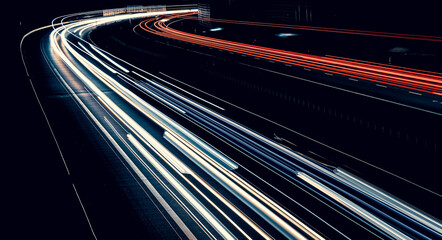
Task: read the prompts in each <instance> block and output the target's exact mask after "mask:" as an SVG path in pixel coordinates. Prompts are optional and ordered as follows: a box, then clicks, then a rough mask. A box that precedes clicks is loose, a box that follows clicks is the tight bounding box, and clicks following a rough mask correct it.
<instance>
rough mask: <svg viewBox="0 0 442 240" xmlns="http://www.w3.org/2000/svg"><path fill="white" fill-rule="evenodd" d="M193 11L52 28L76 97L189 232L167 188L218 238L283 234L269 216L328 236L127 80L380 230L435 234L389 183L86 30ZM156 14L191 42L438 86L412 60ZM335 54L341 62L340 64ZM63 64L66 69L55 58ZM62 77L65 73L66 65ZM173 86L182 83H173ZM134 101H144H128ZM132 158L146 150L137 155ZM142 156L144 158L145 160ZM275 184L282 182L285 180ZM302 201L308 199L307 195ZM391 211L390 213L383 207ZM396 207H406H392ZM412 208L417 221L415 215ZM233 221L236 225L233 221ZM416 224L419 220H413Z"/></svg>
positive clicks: (306, 233) (287, 228)
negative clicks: (261, 126) (391, 64)
mask: <svg viewBox="0 0 442 240" xmlns="http://www.w3.org/2000/svg"><path fill="white" fill-rule="evenodd" d="M192 12H195V10H182V11H180V10H176V11H161V12H154V13H135V14H122V15H113V16H108V17H96V18H88V19H84V20H78V21H75V22H66V23H64V24H62V26H59V25H57V24H54V25H53V27H54V30H53V31H52V32H51V34H50V36H49V42H50V49H51V51H52V53H53V54H51V57H52V59H51V61H53V62H57V63H58V64H61V62H62V63H63V64H64V65H65V66H66V67H67V68H69V69H70V71H71V72H72V73H73V74H74V75H75V76H76V77H77V78H78V79H73V78H72V77H71V78H69V79H67V80H63V84H64V85H65V87H66V88H67V89H69V90H70V91H69V92H70V94H71V95H72V96H74V99H75V100H77V101H78V102H79V104H80V105H81V107H82V108H83V109H84V110H85V111H86V112H87V114H88V115H89V117H90V118H91V119H93V122H94V123H95V124H96V125H98V127H99V129H100V130H101V131H102V132H103V134H104V135H105V136H106V137H107V138H108V139H109V140H110V142H111V143H112V145H113V146H114V147H115V148H116V149H117V150H118V152H119V153H120V154H121V155H122V156H123V158H124V159H125V160H126V162H127V163H128V164H129V166H130V167H131V169H132V170H133V171H134V172H135V173H136V176H138V177H139V178H140V180H141V181H142V182H144V183H145V185H146V186H147V187H148V188H149V189H150V191H151V192H153V193H155V194H154V195H155V197H156V198H157V199H158V201H160V203H161V205H162V206H163V207H165V208H166V211H167V212H168V214H169V215H170V216H171V217H172V218H173V220H174V221H175V222H176V223H177V224H178V225H179V227H180V228H181V229H182V230H183V232H184V234H185V235H186V236H187V237H189V238H195V235H194V234H195V232H191V230H189V229H195V228H188V226H187V225H186V224H189V222H191V221H186V224H184V222H183V221H182V220H181V218H180V217H183V218H184V216H180V217H178V216H177V215H176V213H175V211H173V210H170V209H167V208H170V207H171V205H169V204H167V203H165V201H164V198H165V197H169V198H170V199H174V200H175V201H176V202H177V203H178V205H179V206H181V207H182V208H183V209H184V212H186V213H187V214H188V215H189V216H187V217H188V218H189V219H191V220H193V223H194V224H195V225H196V226H197V227H199V228H200V229H201V231H202V232H204V233H205V234H207V236H208V237H209V238H217V237H218V236H220V237H222V238H225V239H236V238H242V237H245V238H248V239H252V238H253V236H260V237H262V238H264V239H271V238H273V236H272V234H271V233H270V231H268V229H264V228H263V227H262V226H260V224H259V223H264V222H265V223H266V224H267V225H270V226H271V227H272V228H273V229H272V231H273V232H275V231H276V232H278V233H279V234H281V235H282V236H284V237H286V238H289V239H325V238H324V236H323V235H322V233H320V232H318V231H317V230H316V229H315V228H314V226H313V227H312V226H310V225H309V224H308V223H306V222H305V221H304V220H303V219H300V218H299V217H297V216H296V215H295V214H296V213H295V214H294V213H292V212H291V210H290V208H287V206H283V205H281V204H279V203H278V202H277V201H276V200H275V199H273V198H272V196H268V195H267V194H266V193H265V192H263V191H262V190H260V189H259V188H258V187H256V186H255V185H253V184H252V183H250V182H249V181H248V179H245V178H244V177H242V176H240V175H239V174H238V173H237V170H239V169H246V170H247V171H250V172H253V171H252V170H249V169H247V168H246V166H243V165H241V164H240V163H238V162H236V161H235V160H234V159H231V158H229V157H228V156H227V155H225V154H224V153H222V152H221V151H219V150H218V149H216V148H215V147H214V146H212V145H210V144H209V143H208V142H206V141H205V140H203V139H201V138H200V137H198V136H197V135H195V134H194V133H192V132H191V131H189V130H188V129H186V128H184V127H183V126H182V125H180V124H179V123H178V122H176V121H175V120H173V119H172V118H171V117H170V116H168V115H167V114H165V113H164V112H162V111H160V110H159V109H158V108H155V107H153V106H152V105H151V104H149V103H148V102H147V101H146V100H145V99H144V98H142V97H141V96H139V95H137V94H136V93H134V92H133V91H132V90H131V88H129V87H128V86H127V85H125V84H122V83H121V81H124V82H126V83H129V85H131V86H134V87H136V88H138V89H139V90H141V91H142V92H143V93H145V94H146V95H148V96H149V97H150V98H152V99H155V100H157V101H158V102H161V103H163V104H164V105H165V106H167V107H169V108H171V109H174V110H175V111H176V113H178V114H179V115H181V116H184V117H187V118H189V119H192V120H193V121H194V122H196V123H197V124H199V125H201V126H204V128H206V129H209V131H211V132H212V133H213V134H214V135H216V136H218V137H219V138H221V139H224V140H226V141H229V142H232V143H233V144H236V146H237V148H238V149H240V150H241V151H243V152H247V153H250V155H252V156H253V158H254V159H256V160H257V161H260V162H261V163H260V164H263V165H265V166H266V167H268V168H270V169H272V170H274V171H275V172H276V173H277V174H278V175H280V176H284V178H286V179H288V181H289V182H290V183H292V184H293V185H296V186H297V187H300V188H301V187H305V189H304V191H306V192H307V191H313V192H315V190H313V189H316V190H319V192H321V193H322V194H318V196H319V197H322V199H324V200H327V201H329V202H337V204H338V206H339V207H340V208H342V209H347V210H349V211H350V212H352V213H351V214H350V215H351V216H353V217H355V218H357V219H363V220H366V221H368V222H370V223H371V224H372V225H374V228H373V229H374V230H375V231H378V232H380V233H381V234H383V235H385V236H387V237H393V238H401V239H409V238H411V236H415V233H416V234H418V235H419V234H420V235H422V236H424V237H427V235H426V234H429V236H441V235H442V234H441V233H442V231H441V224H440V222H438V221H437V220H435V219H433V218H432V217H430V216H428V215H426V214H424V213H422V212H420V211H417V210H416V209H414V208H411V207H409V206H408V205H406V204H405V203H403V202H402V201H401V200H398V199H396V198H394V197H393V196H391V195H389V194H388V193H386V192H380V191H377V190H376V188H375V187H374V186H371V185H369V184H368V183H364V182H362V181H360V180H357V179H356V178H354V176H351V175H349V174H345V173H344V172H342V171H339V169H338V170H336V169H334V170H335V171H333V169H330V168H329V167H327V168H326V167H324V166H323V165H319V164H318V163H316V162H314V161H313V160H311V159H309V158H307V157H303V156H301V155H300V154H298V153H296V152H294V151H292V150H289V149H287V148H285V147H282V146H281V145H279V144H277V143H276V142H274V141H273V140H271V139H268V138H266V137H265V136H262V135H261V134H259V133H257V132H255V131H253V130H251V129H249V128H247V127H246V126H243V125H242V124H240V123H237V122H235V121H233V120H231V119H229V118H228V117H226V116H223V115H221V114H220V113H218V112H216V111H215V110H212V109H211V107H212V108H214V109H216V110H217V111H224V109H223V108H221V107H219V106H217V105H216V104H214V103H211V102H209V101H207V100H204V99H203V98H200V97H198V96H196V95H194V94H192V93H190V92H188V91H186V90H183V89H181V90H182V91H181V92H182V93H184V94H187V95H189V96H192V97H195V98H196V99H198V100H200V101H201V102H203V103H204V104H208V105H209V106H204V105H203V104H200V103H197V102H195V101H193V100H191V99H190V98H188V97H186V96H184V95H183V94H181V93H178V92H176V91H174V90H172V88H168V87H166V86H164V85H161V84H159V83H157V82H155V81H153V80H151V79H149V78H146V77H143V76H142V75H141V74H138V73H136V72H134V71H131V66H130V65H129V64H126V63H125V64H123V63H122V61H119V60H117V59H116V58H115V57H113V56H112V55H110V54H108V53H106V52H105V51H103V50H101V49H100V48H99V47H98V46H94V45H92V44H90V43H88V42H87V41H85V40H84V36H85V35H87V34H88V33H89V32H90V31H92V30H93V29H95V28H98V27H100V26H101V25H105V24H110V23H113V22H119V21H125V20H129V19H140V18H146V17H152V16H156V15H168V19H173V18H174V17H177V16H183V15H186V14H189V13H190V14H192ZM182 13H184V14H182ZM72 16H75V15H72ZM155 19H156V18H152V19H148V20H146V21H144V22H142V24H141V25H140V26H142V27H145V29H146V30H147V31H151V32H152V33H154V34H159V35H162V36H167V37H171V38H176V39H180V40H188V41H189V42H191V41H190V39H193V40H192V41H195V43H198V44H202V45H203V44H208V46H212V45H213V46H216V47H217V48H220V49H226V50H229V51H237V52H241V53H244V54H249V55H252V56H260V57H268V58H269V59H280V60H282V59H284V61H287V62H290V63H294V62H297V63H298V62H299V63H302V64H303V65H305V66H309V67H310V68H313V69H324V68H328V69H333V71H331V72H336V73H338V72H340V73H341V74H342V73H343V72H345V71H347V72H354V73H352V74H355V76H356V75H358V74H366V75H370V76H371V77H373V76H376V77H379V78H380V77H381V76H382V78H385V79H390V80H391V81H393V79H396V81H398V82H401V81H406V80H407V79H408V80H409V79H410V78H415V76H416V75H418V76H419V81H418V80H415V81H414V82H413V81H411V80H410V81H409V82H410V84H411V82H413V84H415V85H416V86H419V87H421V86H420V84H422V83H421V82H425V81H426V82H427V85H425V86H426V87H428V88H429V87H430V86H432V87H434V88H435V89H438V81H436V80H434V79H433V77H434V76H433V75H432V74H429V73H419V74H417V73H414V72H412V71H409V70H403V69H395V70H394V71H393V70H391V69H390V68H385V67H382V66H372V65H370V64H365V63H350V62H351V61H348V60H342V59H338V60H336V59H334V60H331V59H329V58H317V57H315V56H311V55H303V54H296V53H289V52H284V51H279V50H275V49H268V48H262V47H257V48H254V49H253V48H250V46H247V45H244V44H239V43H233V42H228V41H220V40H216V39H215V40H213V39H207V38H203V37H197V36H192V35H188V34H187V33H182V32H179V31H176V30H173V29H170V28H168V26H167V25H166V23H167V20H164V19H162V20H155ZM63 20H65V18H63ZM150 22H152V23H153V24H154V25H155V26H156V27H157V28H158V29H161V31H164V32H159V31H157V30H153V29H151V28H148V25H147V24H148V23H150ZM178 36H179V37H178ZM95 53H96V54H95ZM60 60H61V61H60ZM335 61H338V62H339V63H338V64H336V62H335ZM53 66H55V64H54V65H53ZM313 66H315V67H316V68H315V67H313ZM54 69H55V70H54V71H56V72H58V71H57V70H56V68H55V67H54ZM131 74H133V75H134V76H135V77H136V78H140V77H141V78H142V79H143V81H134V79H135V78H134V77H133V76H131ZM59 77H61V78H62V74H60V75H59ZM359 78H360V77H359ZM119 79H120V80H119ZM80 83H82V84H84V86H86V89H87V90H88V92H90V94H92V95H93V96H94V97H95V98H94V100H96V103H97V104H98V105H99V106H100V107H102V108H103V109H105V111H106V112H107V113H108V114H109V115H110V116H111V117H112V119H114V120H115V121H116V122H117V123H118V130H117V129H116V128H115V127H114V126H112V124H110V122H109V121H108V120H107V118H106V117H104V119H105V123H106V124H107V125H108V126H109V127H110V128H111V131H108V130H106V128H105V127H104V126H103V124H102V123H100V120H98V119H103V117H101V116H96V114H97V113H95V112H93V111H92V110H91V108H89V107H88V106H87V104H86V103H85V102H84V101H82V100H81V97H80V96H79V95H77V94H76V93H75V92H74V91H73V90H72V89H71V88H70V86H71V85H79V84H80ZM101 86H105V87H106V92H104V91H103V90H102V89H101ZM171 86H172V87H173V85H171ZM127 106H130V107H131V108H133V109H135V110H128V107H127ZM134 111H136V112H137V114H140V113H141V115H142V116H143V118H142V120H140V118H139V117H137V120H136V119H135V117H134V116H133V115H134ZM100 114H101V113H100ZM137 116H138V115H137ZM144 121H146V122H148V121H149V122H152V123H153V124H154V125H155V126H156V127H158V128H160V129H161V130H162V131H163V132H164V134H162V135H161V137H154V135H153V134H152V133H151V132H150V131H149V130H148V129H146V127H145V125H144V124H143V122H144ZM119 131H120V132H125V134H121V133H119ZM111 133H112V134H111ZM115 136H116V137H115ZM168 145H171V146H173V147H175V148H176V150H178V152H179V153H182V155H183V156H181V155H177V154H173V153H172V152H171V151H172V149H169V148H168ZM132 158H134V159H136V161H137V164H135V162H136V161H133V160H132ZM140 166H142V167H143V168H140ZM191 166H192V167H191ZM195 166H196V167H195ZM197 172H203V173H204V176H206V175H207V176H209V177H210V179H204V178H202V177H201V176H202V174H201V175H200V174H198V173H197ZM145 174H151V175H152V176H153V177H154V179H156V180H157V183H155V184H154V183H152V182H149V181H148V180H147V178H146V176H144V175H145ZM262 181H264V180H262ZM209 182H210V184H209ZM212 183H213V184H212ZM154 185H156V186H160V187H161V188H163V190H164V191H163V192H167V193H168V194H169V195H168V196H161V195H160V193H159V191H156V190H153V187H154ZM342 185H345V186H349V187H350V190H348V189H347V190H346V189H343V188H342V187H340V186H342ZM198 186H201V187H198ZM274 188H275V189H276V190H278V191H281V190H280V189H279V188H278V187H274ZM282 192H283V191H282ZM209 194H210V195H209ZM209 196H213V197H214V198H215V199H217V201H219V202H220V203H221V204H216V203H215V201H214V200H215V199H211V197H209ZM229 198H236V199H237V200H238V202H241V203H242V205H244V206H246V207H247V208H246V209H240V208H239V207H238V206H237V205H235V204H233V202H232V201H229V200H228V199H229ZM349 199H352V200H351V201H350V200H349ZM242 205H241V206H242ZM298 205H300V204H298ZM300 206H301V207H302V208H305V207H304V206H302V205H300ZM305 209H307V208H305ZM307 210H308V209H307ZM309 211H310V212H311V213H312V214H313V216H314V217H316V218H318V217H317V215H315V214H314V213H313V212H314V211H311V210H309ZM382 211H386V212H387V213H386V214H379V212H382ZM247 213H254V214H256V215H257V216H259V217H260V219H256V220H255V219H251V218H250V217H249V216H248V214H247ZM388 213H394V214H396V215H394V216H386V215H387V214H388ZM396 217H397V219H396ZM407 217H408V218H411V219H413V220H414V221H412V222H411V223H410V222H409V221H408V218H407ZM381 218H382V219H381ZM267 225H266V226H267ZM329 225H330V227H331V228H332V229H333V230H334V231H336V232H338V233H339V234H341V235H342V236H343V237H345V238H348V237H347V236H345V235H344V234H342V233H341V232H339V231H338V230H337V229H336V228H334V227H333V226H331V224H330V223H329ZM228 226H231V228H229V227H228ZM403 226H404V227H403ZM409 226H411V227H409ZM415 226H416V228H417V230H414V229H412V230H409V229H410V228H412V227H415ZM370 227H372V226H370ZM423 228H424V230H425V229H427V230H430V233H427V232H425V231H424V230H423ZM379 230H380V231H379ZM236 234H238V236H237V235H236ZM420 235H419V236H420ZM375 236H376V235H375ZM197 237H198V236H197Z"/></svg>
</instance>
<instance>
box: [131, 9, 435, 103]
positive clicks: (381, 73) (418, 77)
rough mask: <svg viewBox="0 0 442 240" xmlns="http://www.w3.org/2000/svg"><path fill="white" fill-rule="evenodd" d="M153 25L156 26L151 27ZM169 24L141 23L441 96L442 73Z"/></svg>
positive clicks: (168, 33)
mask: <svg viewBox="0 0 442 240" xmlns="http://www.w3.org/2000/svg"><path fill="white" fill-rule="evenodd" d="M188 15H189V14H179V15H176V16H174V17H170V18H169V20H172V19H174V18H181V17H186V16H188ZM150 25H153V27H150ZM169 25H170V24H168V23H167V22H163V21H160V20H158V21H155V20H154V19H149V20H145V21H143V22H141V23H140V24H139V26H140V28H142V29H143V30H145V31H147V32H149V33H152V34H156V35H160V36H163V37H167V38H172V39H176V40H180V41H185V42H189V43H194V44H199V45H203V46H208V47H212V48H217V49H222V50H226V51H230V52H236V53H240V54H245V55H249V56H254V57H259V58H264V59H267V60H271V61H277V62H281V63H285V64H291V65H296V66H300V67H305V68H309V69H315V70H319V71H324V72H328V73H333V74H340V75H344V76H348V77H353V78H359V79H364V80H368V81H372V82H375V83H383V84H388V85H391V86H396V87H401V88H406V89H411V90H414V91H421V92H426V93H430V94H436V95H442V76H441V75H440V74H433V73H431V72H427V71H420V70H417V69H405V68H394V67H387V66H385V65H379V64H371V63H368V62H361V61H353V60H351V59H343V58H333V57H326V56H316V55H310V54H303V53H297V52H291V51H285V50H279V49H274V48H269V47H262V46H256V45H250V44H244V43H238V42H232V41H227V40H221V39H216V38H211V37H205V36H200V35H197V34H192V33H187V32H183V31H179V30H176V29H172V28H170V27H169Z"/></svg>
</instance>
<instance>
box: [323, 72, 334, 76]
mask: <svg viewBox="0 0 442 240" xmlns="http://www.w3.org/2000/svg"><path fill="white" fill-rule="evenodd" d="M324 74H325V75H328V76H333V73H328V72H325V73H324Z"/></svg>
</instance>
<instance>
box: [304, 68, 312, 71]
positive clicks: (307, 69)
mask: <svg viewBox="0 0 442 240" xmlns="http://www.w3.org/2000/svg"><path fill="white" fill-rule="evenodd" d="M304 70H305V71H312V70H311V69H310V68H304Z"/></svg>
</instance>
